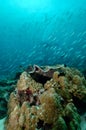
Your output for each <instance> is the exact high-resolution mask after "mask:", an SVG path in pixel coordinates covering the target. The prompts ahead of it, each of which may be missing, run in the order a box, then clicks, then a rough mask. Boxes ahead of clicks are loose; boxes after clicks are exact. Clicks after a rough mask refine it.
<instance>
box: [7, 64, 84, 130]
mask: <svg viewBox="0 0 86 130" xmlns="http://www.w3.org/2000/svg"><path fill="white" fill-rule="evenodd" d="M34 67H35V68H34V69H33V68H32V67H31V68H30V72H23V73H22V74H21V76H20V79H19V81H18V83H17V88H16V89H15V91H14V92H13V93H11V96H10V100H9V103H8V118H7V121H6V129H7V130H15V129H16V130H39V129H40V130H43V129H45V130H80V115H79V113H78V111H77V109H79V108H78V107H77V108H76V106H78V105H77V101H78V102H82V103H86V80H85V78H84V76H83V75H82V74H81V73H80V72H79V71H78V70H76V69H71V68H69V67H65V66H63V65H61V66H60V65H57V66H54V67H49V66H48V67H41V68H40V67H39V66H34ZM31 69H33V71H31ZM51 70H52V71H51ZM32 75H33V76H32ZM36 76H37V77H36ZM34 77H35V78H34ZM45 77H47V78H46V79H47V80H45ZM41 78H43V79H42V80H41V81H43V80H45V81H44V82H40V81H39V80H40V79H41ZM35 79H36V80H35ZM37 79H38V80H37ZM81 107H82V106H81ZM12 122H14V124H12Z"/></svg>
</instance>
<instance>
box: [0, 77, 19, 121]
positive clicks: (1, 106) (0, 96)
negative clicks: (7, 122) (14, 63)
mask: <svg viewBox="0 0 86 130" xmlns="http://www.w3.org/2000/svg"><path fill="white" fill-rule="evenodd" d="M16 82H17V81H16V80H13V79H4V80H3V79H2V80H0V119H3V118H4V117H5V116H6V114H7V103H8V100H9V96H10V93H11V92H12V91H13V90H14V89H15V86H16Z"/></svg>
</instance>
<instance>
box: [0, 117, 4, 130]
mask: <svg viewBox="0 0 86 130" xmlns="http://www.w3.org/2000/svg"><path fill="white" fill-rule="evenodd" d="M4 121H5V118H3V119H2V120H0V130H5V129H4Z"/></svg>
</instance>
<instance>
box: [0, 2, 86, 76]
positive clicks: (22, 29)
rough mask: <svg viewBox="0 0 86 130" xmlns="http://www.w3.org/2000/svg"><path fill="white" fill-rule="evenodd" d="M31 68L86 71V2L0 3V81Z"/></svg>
mask: <svg viewBox="0 0 86 130" xmlns="http://www.w3.org/2000/svg"><path fill="white" fill-rule="evenodd" d="M29 64H38V65H47V64H48V65H53V64H66V65H68V66H73V67H76V68H78V69H86V0H70V1H69V0H0V77H6V76H9V75H11V74H14V73H15V72H16V71H18V70H19V68H20V66H24V67H26V66H27V65H29Z"/></svg>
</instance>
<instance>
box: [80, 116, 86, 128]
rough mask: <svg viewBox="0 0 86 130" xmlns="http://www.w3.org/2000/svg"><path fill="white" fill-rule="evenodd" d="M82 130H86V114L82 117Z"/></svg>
mask: <svg viewBox="0 0 86 130" xmlns="http://www.w3.org/2000/svg"><path fill="white" fill-rule="evenodd" d="M81 130H86V113H85V114H84V115H82V116H81Z"/></svg>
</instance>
